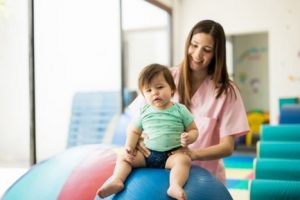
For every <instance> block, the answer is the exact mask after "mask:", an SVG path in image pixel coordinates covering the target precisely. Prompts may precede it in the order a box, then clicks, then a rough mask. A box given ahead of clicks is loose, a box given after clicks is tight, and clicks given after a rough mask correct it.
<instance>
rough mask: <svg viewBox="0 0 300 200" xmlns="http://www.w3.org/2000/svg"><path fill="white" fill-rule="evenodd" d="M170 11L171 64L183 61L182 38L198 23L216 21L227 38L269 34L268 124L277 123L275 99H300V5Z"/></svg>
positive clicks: (196, 3)
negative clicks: (291, 97) (171, 16)
mask: <svg viewBox="0 0 300 200" xmlns="http://www.w3.org/2000/svg"><path fill="white" fill-rule="evenodd" d="M173 9H174V10H173V16H174V20H173V22H174V26H173V31H174V40H173V42H174V63H179V61H180V60H181V59H182V57H183V49H184V42H185V38H186V36H187V34H188V32H189V30H190V29H191V27H192V26H193V25H194V24H195V23H196V22H198V21H199V20H203V19H213V20H216V21H218V22H220V23H221V24H222V25H223V27H224V29H225V32H226V33H227V34H230V35H233V34H242V33H257V32H267V33H268V35H269V41H268V43H269V88H270V94H269V96H270V100H269V108H270V114H271V123H273V124H275V123H277V117H278V99H279V98H280V97H290V96H300V92H299V91H300V37H299V35H300V26H299V19H300V1H298V0H278V1H276V2H274V1H272V0H252V1H241V0H227V1H217V0H212V1H204V0H176V1H174V4H173Z"/></svg>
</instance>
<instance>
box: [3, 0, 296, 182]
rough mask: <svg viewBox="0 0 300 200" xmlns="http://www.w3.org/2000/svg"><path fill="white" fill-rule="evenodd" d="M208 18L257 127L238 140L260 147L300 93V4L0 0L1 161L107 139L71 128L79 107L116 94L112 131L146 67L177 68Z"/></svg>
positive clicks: (18, 164) (20, 161)
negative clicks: (219, 32) (263, 133)
mask: <svg viewBox="0 0 300 200" xmlns="http://www.w3.org/2000/svg"><path fill="white" fill-rule="evenodd" d="M203 19H212V20H215V21H217V22H219V23H220V24H222V25H223V27H224V29H225V33H226V36H227V61H228V63H227V65H228V68H229V73H230V76H231V78H232V79H233V80H234V81H235V82H236V83H237V85H238V86H239V88H240V91H241V94H242V97H243V100H244V103H245V106H246V109H247V112H248V119H249V123H250V125H251V131H252V134H249V135H248V136H246V138H244V139H242V140H240V141H237V144H236V145H237V149H239V146H240V148H246V149H247V148H248V149H250V151H255V142H253V141H254V140H259V126H260V125H261V124H265V123H269V124H278V119H279V111H280V110H279V107H280V104H279V101H280V100H284V99H295V101H297V99H298V97H299V96H300V46H299V44H300V37H299V35H300V26H299V19H300V1H298V0H277V1H272V0H252V1H246V0H242V1H241V0H227V1H217V0H211V1H204V0H109V1H98V0H86V1H79V0H51V1H50V0H39V1H34V0H32V1H29V0H28V1H19V0H0V168H1V167H2V168H3V169H5V170H9V169H12V168H18V169H24V170H26V169H28V168H29V167H30V166H31V165H32V164H34V163H36V162H39V161H42V160H45V159H48V158H50V157H52V156H54V155H56V154H58V153H60V152H63V151H65V150H66V149H67V148H69V147H71V146H76V145H80V144H87V143H100V142H101V140H100V139H101V138H99V137H97V136H95V137H94V136H93V135H90V136H85V137H86V138H89V140H86V139H84V138H81V139H80V138H79V137H80V133H78V134H77V135H76V136H74V135H72V133H74V131H78V128H76V127H75V128H74V123H75V124H76V123H77V124H78V123H79V122H76V120H75V121H74V116H75V117H76V116H78V115H80V114H78V113H77V114H76V112H77V111H78V110H76V109H77V107H76V106H78V105H79V107H80V105H81V107H80V108H82V107H84V106H85V105H91V104H92V103H91V104H88V103H87V102H93V100H91V98H92V97H93V98H96V101H97V98H100V97H99V96H97V95H98V94H99V93H105V94H113V97H109V99H106V100H105V99H104V100H101V101H104V102H105V101H106V102H107V101H109V102H110V103H111V104H110V106H111V107H113V111H111V113H113V115H112V116H111V117H109V118H108V122H107V124H106V125H107V126H104V127H102V129H101V130H102V131H104V132H107V127H109V126H108V124H109V122H111V120H113V119H114V116H115V115H118V114H120V113H122V112H123V111H124V110H125V109H126V106H127V105H128V104H129V103H130V101H131V100H132V99H133V98H134V97H135V95H136V93H137V84H136V81H137V75H138V73H139V71H140V70H141V68H143V67H144V66H145V65H147V64H150V63H154V62H157V63H161V64H164V65H167V66H175V65H178V64H179V63H180V62H181V60H182V58H183V51H184V43H185V39H186V37H187V34H188V32H189V31H190V29H191V28H192V26H193V25H194V24H195V23H196V22H198V21H200V20H203ZM91 96H92V97H91ZM112 99H113V101H112ZM94 101H95V99H94ZM99 101H100V100H99ZM85 103H86V104H85ZM105 105H106V104H105ZM106 107H107V106H106ZM109 112H110V111H109ZM98 130H99V127H98ZM79 132H80V131H79ZM81 132H87V130H81ZM255 135H256V136H255ZM74 137H75V139H74ZM247 137H248V138H247ZM78 138H79V139H78ZM24 170H23V171H22V170H21V171H19V172H17V173H16V174H15V176H16V177H17V176H19V175H20V174H22V173H23V172H24ZM12 176H13V175H12ZM3 184H4V183H3ZM5 184H9V183H8V182H5ZM0 185H1V181H0Z"/></svg>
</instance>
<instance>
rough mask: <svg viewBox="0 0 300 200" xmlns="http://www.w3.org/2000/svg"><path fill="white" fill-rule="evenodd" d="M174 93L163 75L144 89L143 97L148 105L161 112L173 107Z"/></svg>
mask: <svg viewBox="0 0 300 200" xmlns="http://www.w3.org/2000/svg"><path fill="white" fill-rule="evenodd" d="M172 93H173V91H172V89H171V87H170V85H169V84H168V83H167V81H166V80H165V78H164V76H163V74H162V73H160V74H159V75H158V76H156V77H154V78H153V79H152V80H151V82H150V84H149V85H147V86H144V88H143V95H144V97H145V99H146V101H147V103H148V104H150V105H152V106H154V107H156V108H158V109H161V110H163V109H166V108H169V107H170V106H171V105H172V102H171V98H172Z"/></svg>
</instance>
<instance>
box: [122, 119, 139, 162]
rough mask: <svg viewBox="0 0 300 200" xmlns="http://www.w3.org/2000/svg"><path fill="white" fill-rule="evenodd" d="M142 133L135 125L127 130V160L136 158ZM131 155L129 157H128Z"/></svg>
mask: <svg viewBox="0 0 300 200" xmlns="http://www.w3.org/2000/svg"><path fill="white" fill-rule="evenodd" d="M141 133H142V131H141V130H140V129H139V128H136V127H135V126H133V125H129V126H128V128H127V137H126V143H125V154H127V155H126V157H127V159H129V160H132V159H133V157H134V156H135V154H136V152H135V147H136V145H137V142H138V140H139V138H140V136H141ZM128 154H129V155H128Z"/></svg>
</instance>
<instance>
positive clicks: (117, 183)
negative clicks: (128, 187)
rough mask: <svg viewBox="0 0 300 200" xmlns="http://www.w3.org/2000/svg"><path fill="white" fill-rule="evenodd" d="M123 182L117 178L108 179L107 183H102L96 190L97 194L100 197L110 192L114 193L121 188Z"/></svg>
mask: <svg viewBox="0 0 300 200" xmlns="http://www.w3.org/2000/svg"><path fill="white" fill-rule="evenodd" d="M123 188H124V184H123V182H122V181H121V180H119V179H114V180H111V181H109V182H108V183H104V184H103V185H102V187H101V188H100V189H99V190H98V191H97V194H98V196H99V197H101V198H105V197H108V196H110V195H112V194H116V193H118V192H120V191H121V190H123Z"/></svg>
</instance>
